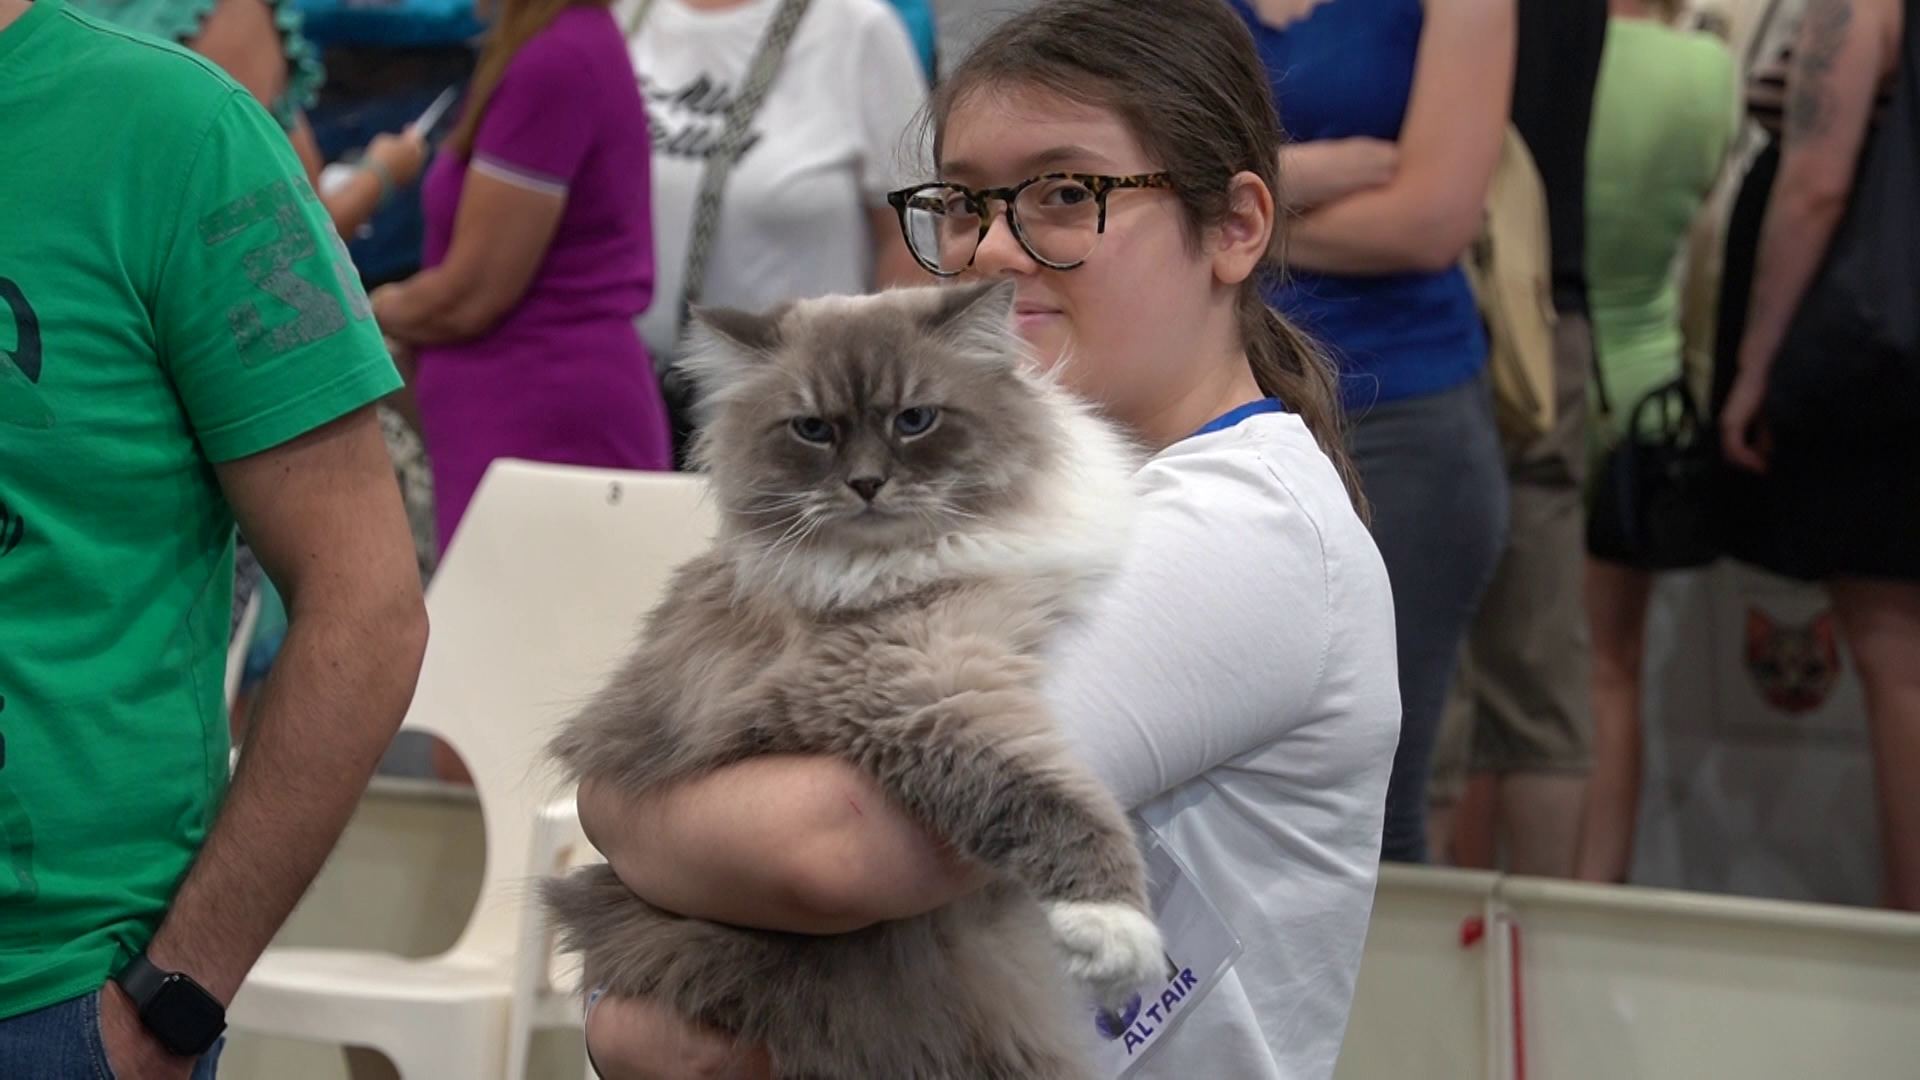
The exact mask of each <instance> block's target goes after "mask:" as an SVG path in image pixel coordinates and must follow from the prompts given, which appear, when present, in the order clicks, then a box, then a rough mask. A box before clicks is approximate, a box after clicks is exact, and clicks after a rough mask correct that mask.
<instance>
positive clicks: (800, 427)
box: [793, 416, 833, 446]
mask: <svg viewBox="0 0 1920 1080" xmlns="http://www.w3.org/2000/svg"><path fill="white" fill-rule="evenodd" d="M793 434H794V437H795V438H798V439H799V440H800V441H801V442H809V443H813V444H815V445H816V446H829V445H831V444H832V443H833V425H832V424H829V423H827V422H826V421H825V420H822V419H820V418H819V417H817V416H802V417H799V418H797V419H795V420H794V421H793Z"/></svg>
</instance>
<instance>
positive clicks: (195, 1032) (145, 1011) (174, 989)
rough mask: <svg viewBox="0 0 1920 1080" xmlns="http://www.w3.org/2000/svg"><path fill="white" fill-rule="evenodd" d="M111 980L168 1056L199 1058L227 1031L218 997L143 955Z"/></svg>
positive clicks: (224, 1014) (223, 1008) (129, 963)
mask: <svg viewBox="0 0 1920 1080" xmlns="http://www.w3.org/2000/svg"><path fill="white" fill-rule="evenodd" d="M113 981H114V982H117V983H119V984H120V989H122V990H125V991H126V992H127V996H128V997H130V998H132V999H133V1006H134V1008H136V1009H138V1010H140V1023H142V1024H143V1025H145V1026H146V1029H147V1030H148V1031H149V1032H152V1033H153V1037H154V1038H155V1039H158V1040H159V1041H160V1045H161V1046H164V1047H166V1048H167V1050H168V1052H169V1053H173V1054H178V1055H179V1056H181V1057H199V1056H200V1055H201V1054H204V1053H206V1052H207V1051H209V1050H211V1049H213V1044H214V1043H215V1042H216V1041H218V1040H219V1038H220V1033H221V1032H223V1031H225V1030H227V1009H226V1006H224V1005H222V1004H220V999H219V998H217V997H214V996H213V995H212V994H209V993H207V992H206V990H204V989H202V988H201V986H200V984H199V983H197V982H194V981H193V980H192V979H191V978H189V977H187V976H186V975H183V974H181V973H180V972H177V971H161V970H160V969H159V968H157V967H155V966H154V965H153V961H151V960H149V959H147V954H146V953H141V954H140V955H138V956H136V957H134V958H133V959H132V960H131V961H129V962H128V964H127V966H126V967H124V968H121V969H120V974H118V975H115V976H114V977H113Z"/></svg>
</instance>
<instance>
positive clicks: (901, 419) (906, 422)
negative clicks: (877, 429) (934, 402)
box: [893, 406, 940, 439]
mask: <svg viewBox="0 0 1920 1080" xmlns="http://www.w3.org/2000/svg"><path fill="white" fill-rule="evenodd" d="M938 419H940V410H939V409H936V408H933V407H932V406H918V407H915V408H911V409H902V410H900V414H899V415H898V416H895V417H894V418H893V430H894V432H895V433H896V434H898V435H899V436H900V437H901V438H903V439H911V438H913V437H914V436H915V435H925V434H926V433H927V432H928V431H930V430H932V429H933V422H934V421H935V420H938Z"/></svg>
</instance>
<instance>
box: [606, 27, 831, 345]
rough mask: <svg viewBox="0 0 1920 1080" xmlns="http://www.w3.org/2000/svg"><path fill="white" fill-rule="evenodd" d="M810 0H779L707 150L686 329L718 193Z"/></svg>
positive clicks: (685, 289) (690, 251) (690, 247)
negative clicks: (708, 150) (709, 151)
mask: <svg viewBox="0 0 1920 1080" xmlns="http://www.w3.org/2000/svg"><path fill="white" fill-rule="evenodd" d="M653 3H654V0H638V2H637V3H636V4H635V5H634V10H633V14H632V16H631V17H630V18H629V19H628V20H627V35H628V36H629V37H631V36H632V35H633V34H634V33H635V32H636V31H638V30H639V29H640V25H641V23H643V22H645V21H646V17H647V12H648V11H650V10H652V8H653ZM811 4H812V0H780V7H779V8H778V9H777V10H776V11H774V13H773V19H772V21H770V22H769V23H768V24H767V29H766V32H765V33H764V34H763V35H762V36H761V38H760V44H759V45H758V46H756V47H755V48H754V52H753V59H752V60H751V61H750V62H749V63H748V64H747V75H746V78H745V79H744V80H742V82H741V84H740V90H739V92H738V93H736V94H734V96H733V101H732V102H730V103H729V104H728V105H727V112H726V118H725V126H724V127H723V129H722V131H721V134H720V139H719V141H718V143H717V144H716V145H715V146H714V147H713V150H712V152H711V153H709V154H708V155H707V164H706V168H705V169H704V170H703V171H702V172H701V175H700V194H699V195H698V197H696V198H695V200H694V209H693V233H692V238H691V239H690V240H689V241H688V243H687V270H686V274H685V276H684V277H683V278H682V280H683V281H684V282H685V284H684V285H683V286H682V287H681V290H680V315H679V325H680V328H681V330H682V331H684V330H685V329H686V325H687V312H688V310H689V309H690V308H692V307H693V305H695V304H697V303H699V302H700V296H701V294H702V293H703V292H704V291H705V288H706V277H707V261H708V259H709V258H710V257H711V256H712V254H713V241H714V235H715V233H717V232H718V231H719V228H720V197H721V196H722V195H723V194H724V193H725V192H726V187H727V179H728V178H729V177H730V176H731V175H732V173H733V167H734V165H735V164H736V163H738V162H739V160H740V158H741V156H742V154H743V153H744V152H745V150H746V146H747V139H748V136H749V135H750V134H751V131H750V130H749V129H751V128H752V126H753V119H754V117H755V116H756V115H758V114H759V112H760V106H761V104H762V103H764V102H765V101H766V98H767V93H768V91H770V90H772V89H773V83H774V80H775V79H777V78H779V76H780V65H781V63H782V62H783V61H784V60H785V59H786V56H787V47H788V46H789V45H791V44H793V36H794V34H795V33H796V32H798V30H799V29H800V19H801V17H802V16H804V15H806V13H807V8H808V7H809V6H811Z"/></svg>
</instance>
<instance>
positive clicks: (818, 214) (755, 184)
mask: <svg viewBox="0 0 1920 1080" xmlns="http://www.w3.org/2000/svg"><path fill="white" fill-rule="evenodd" d="M779 6H780V5H779V0H748V2H747V3H745V4H742V5H740V6H739V7H734V8H728V9H725V10H719V11H700V10H696V9H694V8H690V7H687V6H686V5H685V4H684V3H682V2H681V0H657V2H656V3H654V5H653V7H652V10H650V11H649V12H648V13H647V16H646V19H645V21H644V22H643V23H642V25H641V26H640V29H639V31H638V33H636V34H634V36H633V37H632V40H631V47H632V56H633V67H634V70H635V71H636V72H638V73H639V76H640V86H641V90H642V93H644V94H645V96H646V100H647V113H648V117H649V119H650V120H651V122H652V128H653V237H654V261H655V267H656V270H655V273H656V278H655V288H654V299H653V306H652V307H651V308H650V309H648V311H647V313H646V314H645V315H644V316H643V317H642V318H641V320H640V332H641V334H642V336H644V337H645V338H646V340H647V345H648V347H649V348H651V349H653V350H654V351H655V352H657V353H658V352H668V351H672V349H673V348H674V347H675V346H676V345H677V344H678V342H676V341H675V337H674V336H675V333H676V330H677V323H678V320H679V309H680V297H681V295H682V293H683V291H684V280H683V279H684V276H685V274H686V269H687V246H688V244H689V242H690V240H691V235H692V231H693V213H694V202H695V200H696V198H697V197H698V195H699V190H700V177H701V174H702V172H703V171H704V169H705V167H706V158H705V153H706V151H707V150H708V148H710V147H711V146H712V145H713V143H714V142H716V141H717V140H718V138H719V136H720V133H721V132H722V131H723V130H725V120H724V113H725V110H726V107H727V105H728V104H729V103H730V102H731V101H732V100H733V97H734V94H735V93H736V92H737V91H738V89H739V88H740V85H741V84H742V83H743V82H744V81H745V79H746V74H747V68H748V66H749V65H750V64H751V63H752V60H753V55H754V52H755V50H756V49H757V48H758V47H759V44H760V39H761V38H762V37H763V36H764V34H765V31H766V28H767V24H768V23H769V22H770V21H771V20H772V19H773V15H774V12H775V10H776V9H778V7H779ZM632 7H633V0H620V4H619V6H618V7H617V9H616V11H617V13H619V14H620V16H621V19H622V23H623V25H631V8H632ZM926 96H927V89H926V82H925V78H924V76H923V75H922V73H921V70H920V60H919V57H918V56H917V55H916V54H915V52H914V47H913V42H912V40H911V39H910V38H909V37H908V36H907V30H906V27H905V25H904V24H902V22H901V21H900V17H899V16H898V15H897V14H896V13H895V12H894V11H893V9H892V8H891V7H889V6H888V5H887V3H886V2H885V0H813V4H812V6H811V7H809V8H808V9H807V13H806V15H805V16H804V17H803V18H802V19H801V20H800V26H799V28H798V30H797V31H796V32H795V34H794V38H793V41H792V43H791V44H790V45H789V46H788V48H787V54H786V57H785V60H784V62H783V63H782V64H781V67H780V74H779V76H778V77H777V78H776V79H775V81H774V84H773V87H772V88H771V89H770V90H769V91H768V93H767V97H766V100H765V101H764V102H763V103H762V104H761V107H760V111H759V113H758V115H757V116H756V117H755V118H754V121H753V125H752V132H753V137H754V139H755V142H754V143H753V144H752V145H751V147H750V148H749V149H748V150H747V152H746V154H745V155H743V156H742V157H741V159H740V160H739V162H738V163H736V164H735V166H734V168H733V172H732V174H731V176H730V178H729V179H728V181H727V187H726V191H725V194H724V196H723V198H722V201H721V212H720V226H719V232H718V234H717V235H716V236H715V239H714V247H713V251H712V254H711V256H710V258H709V261H708V264H707V272H706V288H705V292H704V293H703V295H702V302H704V303H708V304H715V305H722V306H727V307H740V308H747V309H752V310H758V309H762V308H766V307H770V306H772V305H774V304H777V303H780V302H781V301H784V300H794V299H799V298H802V297H810V296H824V295H827V294H831V293H862V292H866V291H867V290H868V289H869V288H870V287H871V282H872V278H873V250H874V236H873V231H872V229H871V228H870V227H869V225H868V220H867V210H868V208H870V207H874V208H884V207H885V206H886V205H887V200H886V195H887V192H888V191H890V190H893V189H894V188H896V187H900V186H903V185H904V184H905V183H907V182H908V181H907V180H906V179H905V178H906V176H907V174H908V171H909V170H908V168H907V167H906V162H907V161H908V159H909V154H908V152H907V147H908V146H909V145H911V144H910V142H909V136H910V132H909V128H910V127H911V126H912V125H913V123H914V122H915V121H916V120H917V118H918V116H919V111H920V108H921V106H922V105H923V104H924V103H925V102H926Z"/></svg>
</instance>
